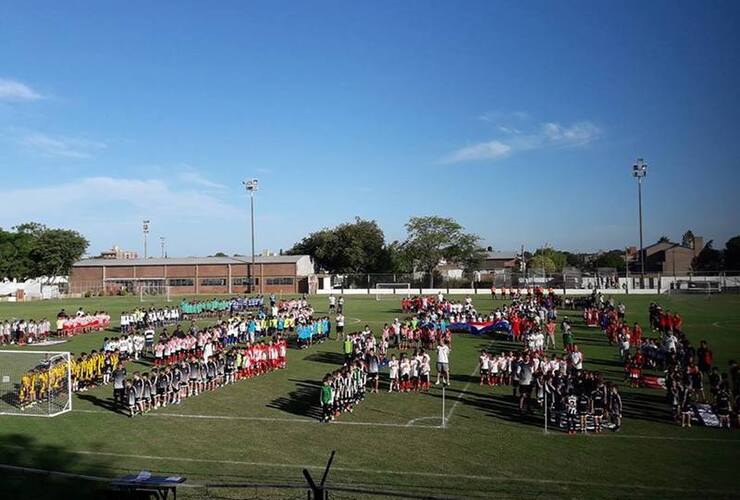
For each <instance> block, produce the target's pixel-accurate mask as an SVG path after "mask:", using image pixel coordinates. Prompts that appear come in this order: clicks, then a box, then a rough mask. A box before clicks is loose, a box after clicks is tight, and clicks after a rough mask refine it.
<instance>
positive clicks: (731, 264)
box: [725, 236, 740, 271]
mask: <svg viewBox="0 0 740 500" xmlns="http://www.w3.org/2000/svg"><path fill="white" fill-rule="evenodd" d="M725 269H727V270H728V271H740V236H735V237H733V238H730V239H729V240H727V243H725Z"/></svg>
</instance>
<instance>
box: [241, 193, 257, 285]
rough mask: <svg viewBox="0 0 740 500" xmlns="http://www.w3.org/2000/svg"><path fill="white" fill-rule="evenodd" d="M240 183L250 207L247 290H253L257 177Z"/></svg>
mask: <svg viewBox="0 0 740 500" xmlns="http://www.w3.org/2000/svg"><path fill="white" fill-rule="evenodd" d="M242 184H244V188H245V189H246V190H247V192H248V193H249V199H250V207H251V213H252V265H251V267H250V268H249V291H250V292H254V279H255V278H254V265H255V258H254V193H255V191H257V189H258V188H259V181H258V180H257V179H248V180H246V181H243V182H242Z"/></svg>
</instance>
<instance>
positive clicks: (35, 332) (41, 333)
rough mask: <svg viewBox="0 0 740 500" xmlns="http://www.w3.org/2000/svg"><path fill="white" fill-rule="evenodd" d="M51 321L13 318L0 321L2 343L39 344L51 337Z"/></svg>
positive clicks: (0, 340)
mask: <svg viewBox="0 0 740 500" xmlns="http://www.w3.org/2000/svg"><path fill="white" fill-rule="evenodd" d="M50 329H51V323H50V322H49V320H47V319H46V318H43V319H41V320H38V321H36V320H33V319H29V320H25V319H12V320H5V321H3V322H0V345H11V344H16V345H27V344H29V345H30V344H38V343H39V342H44V341H46V340H47V339H48V338H49V335H50V333H51V331H50Z"/></svg>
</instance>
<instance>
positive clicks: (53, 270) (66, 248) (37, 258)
mask: <svg viewBox="0 0 740 500" xmlns="http://www.w3.org/2000/svg"><path fill="white" fill-rule="evenodd" d="M87 246H88V241H87V240H86V239H85V237H84V236H82V235H81V234H80V233H78V232H77V231H70V230H67V229H46V230H44V231H43V232H41V233H40V235H39V236H38V238H36V241H35V242H34V244H33V248H32V249H31V258H32V259H33V261H34V264H35V266H34V274H35V275H36V276H49V277H54V276H60V275H66V274H69V270H70V269H71V268H72V264H74V263H75V262H76V261H77V260H79V258H80V257H82V255H83V254H84V253H85V250H87Z"/></svg>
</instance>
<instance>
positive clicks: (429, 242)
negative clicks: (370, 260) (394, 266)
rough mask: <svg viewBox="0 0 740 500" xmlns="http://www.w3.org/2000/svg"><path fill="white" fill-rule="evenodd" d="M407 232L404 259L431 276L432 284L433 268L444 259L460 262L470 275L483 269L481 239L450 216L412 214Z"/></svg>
mask: <svg viewBox="0 0 740 500" xmlns="http://www.w3.org/2000/svg"><path fill="white" fill-rule="evenodd" d="M406 232H407V233H408V235H407V238H406V241H405V242H404V243H403V245H402V249H403V250H402V251H403V253H404V255H405V256H404V258H405V259H406V261H407V262H409V263H411V264H412V265H413V267H414V269H417V270H421V271H423V272H424V273H425V274H426V275H427V276H428V277H429V286H430V287H433V286H434V270H435V269H436V267H437V266H438V265H439V263H440V261H442V260H446V261H448V262H457V263H459V264H461V265H462V266H463V270H464V272H466V273H468V274H469V273H472V271H475V270H477V269H478V268H480V264H481V262H482V261H483V257H484V252H483V249H481V248H480V245H479V242H480V238H479V237H478V236H477V235H475V234H468V233H466V232H465V231H464V230H463V227H462V226H461V225H460V224H458V223H457V222H456V221H455V220H453V219H451V218H448V217H437V216H427V217H412V218H411V219H409V221H408V222H407V223H406Z"/></svg>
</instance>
